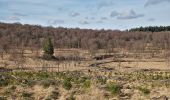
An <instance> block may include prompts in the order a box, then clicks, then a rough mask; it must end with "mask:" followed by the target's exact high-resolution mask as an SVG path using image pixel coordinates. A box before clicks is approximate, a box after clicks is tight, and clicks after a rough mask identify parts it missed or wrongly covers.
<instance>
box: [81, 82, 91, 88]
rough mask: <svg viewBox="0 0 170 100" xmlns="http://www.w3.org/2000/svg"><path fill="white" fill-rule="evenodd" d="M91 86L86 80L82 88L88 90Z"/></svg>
mask: <svg viewBox="0 0 170 100" xmlns="http://www.w3.org/2000/svg"><path fill="white" fill-rule="evenodd" d="M90 86H91V81H90V80H86V81H85V82H84V83H83V87H84V88H90Z"/></svg>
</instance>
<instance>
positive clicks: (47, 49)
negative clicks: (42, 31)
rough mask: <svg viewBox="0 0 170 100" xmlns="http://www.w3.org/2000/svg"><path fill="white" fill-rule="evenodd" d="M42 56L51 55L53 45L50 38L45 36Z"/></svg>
mask: <svg viewBox="0 0 170 100" xmlns="http://www.w3.org/2000/svg"><path fill="white" fill-rule="evenodd" d="M43 51H44V57H53V54H54V47H53V44H52V41H51V38H47V40H46V41H45V43H44V45H43Z"/></svg>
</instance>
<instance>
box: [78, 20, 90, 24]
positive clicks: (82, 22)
mask: <svg viewBox="0 0 170 100" xmlns="http://www.w3.org/2000/svg"><path fill="white" fill-rule="evenodd" d="M79 23H80V24H83V25H86V24H89V22H88V21H80V22H79Z"/></svg>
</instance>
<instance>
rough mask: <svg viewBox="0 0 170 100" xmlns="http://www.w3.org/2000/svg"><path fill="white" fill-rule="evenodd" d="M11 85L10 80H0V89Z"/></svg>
mask: <svg viewBox="0 0 170 100" xmlns="http://www.w3.org/2000/svg"><path fill="white" fill-rule="evenodd" d="M9 83H10V82H9V80H8V79H0V87H3V86H7V85H9Z"/></svg>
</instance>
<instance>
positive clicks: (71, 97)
mask: <svg viewBox="0 0 170 100" xmlns="http://www.w3.org/2000/svg"><path fill="white" fill-rule="evenodd" d="M66 100H76V99H75V97H74V95H73V94H71V95H70V97H68V98H66Z"/></svg>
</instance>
